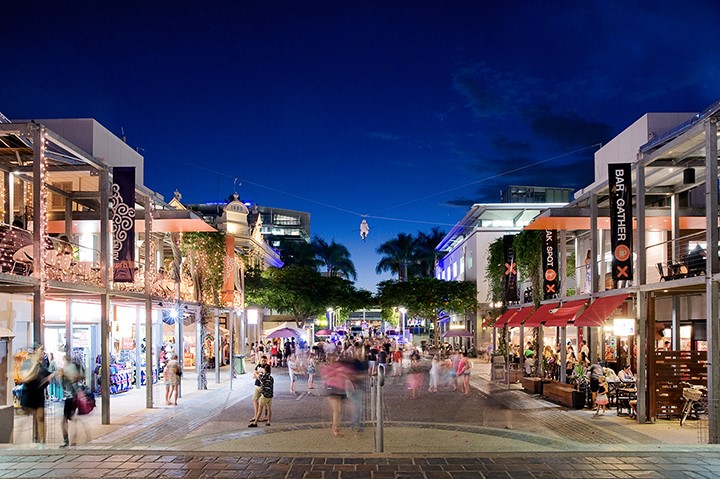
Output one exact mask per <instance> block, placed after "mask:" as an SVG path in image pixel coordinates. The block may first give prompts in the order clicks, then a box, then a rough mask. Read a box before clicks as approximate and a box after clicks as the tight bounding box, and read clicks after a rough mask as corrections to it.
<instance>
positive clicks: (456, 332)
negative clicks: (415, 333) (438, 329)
mask: <svg viewBox="0 0 720 479" xmlns="http://www.w3.org/2000/svg"><path fill="white" fill-rule="evenodd" d="M472 335H473V334H472V333H471V332H470V331H467V330H465V329H448V330H447V331H445V332H444V333H442V335H441V336H440V337H441V338H471V337H472Z"/></svg>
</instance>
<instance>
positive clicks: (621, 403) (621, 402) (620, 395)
mask: <svg viewBox="0 0 720 479" xmlns="http://www.w3.org/2000/svg"><path fill="white" fill-rule="evenodd" d="M636 399H637V389H636V388H635V387H630V388H618V390H617V415H618V416H624V415H626V414H625V413H624V412H623V411H624V410H626V409H627V415H630V414H632V408H631V407H630V401H632V400H636Z"/></svg>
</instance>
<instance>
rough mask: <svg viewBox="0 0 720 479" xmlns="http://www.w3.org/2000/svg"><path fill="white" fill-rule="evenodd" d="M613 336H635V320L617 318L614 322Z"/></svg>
mask: <svg viewBox="0 0 720 479" xmlns="http://www.w3.org/2000/svg"><path fill="white" fill-rule="evenodd" d="M613 334H614V335H615V336H633V335H634V334H635V320H634V319H621V318H615V320H614V321H613Z"/></svg>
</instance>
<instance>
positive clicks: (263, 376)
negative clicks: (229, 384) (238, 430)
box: [248, 364, 275, 427]
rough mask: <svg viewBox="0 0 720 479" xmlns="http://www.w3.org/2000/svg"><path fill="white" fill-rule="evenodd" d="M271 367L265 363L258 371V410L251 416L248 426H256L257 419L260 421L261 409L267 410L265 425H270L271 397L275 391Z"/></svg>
mask: <svg viewBox="0 0 720 479" xmlns="http://www.w3.org/2000/svg"><path fill="white" fill-rule="evenodd" d="M271 371H272V370H271V368H270V365H269V364H266V365H265V367H264V368H263V369H262V371H261V372H260V373H259V375H258V378H259V379H260V384H261V385H260V399H259V401H258V412H257V414H256V415H255V417H253V419H252V421H250V424H248V427H257V423H258V421H260V420H261V419H260V413H261V412H262V410H263V409H266V410H267V422H266V423H265V425H266V426H270V425H271V423H270V421H272V398H273V395H274V392H275V379H274V378H273V377H272V375H271Z"/></svg>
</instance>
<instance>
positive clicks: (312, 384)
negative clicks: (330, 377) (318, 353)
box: [307, 353, 316, 389]
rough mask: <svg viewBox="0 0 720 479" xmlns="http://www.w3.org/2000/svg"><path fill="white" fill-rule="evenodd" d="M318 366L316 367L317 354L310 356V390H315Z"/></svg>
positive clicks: (308, 363)
mask: <svg viewBox="0 0 720 479" xmlns="http://www.w3.org/2000/svg"><path fill="white" fill-rule="evenodd" d="M315 368H316V365H315V354H314V353H310V356H309V357H308V360H307V373H308V389H315V382H314V378H315V372H316V369H315Z"/></svg>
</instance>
